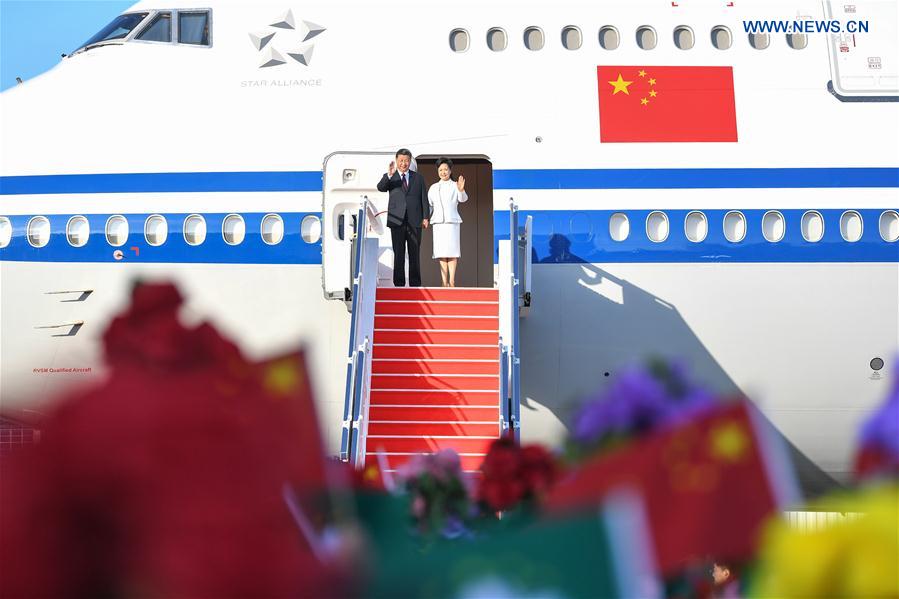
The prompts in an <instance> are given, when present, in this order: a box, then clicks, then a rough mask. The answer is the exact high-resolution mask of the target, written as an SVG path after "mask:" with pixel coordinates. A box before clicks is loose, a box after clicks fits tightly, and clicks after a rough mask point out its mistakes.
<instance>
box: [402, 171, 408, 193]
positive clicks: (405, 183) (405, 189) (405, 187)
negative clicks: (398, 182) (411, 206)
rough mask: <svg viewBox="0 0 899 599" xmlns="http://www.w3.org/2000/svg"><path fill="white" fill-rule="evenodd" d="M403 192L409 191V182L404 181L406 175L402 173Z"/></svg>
mask: <svg viewBox="0 0 899 599" xmlns="http://www.w3.org/2000/svg"><path fill="white" fill-rule="evenodd" d="M403 191H409V182H408V181H406V173H403Z"/></svg>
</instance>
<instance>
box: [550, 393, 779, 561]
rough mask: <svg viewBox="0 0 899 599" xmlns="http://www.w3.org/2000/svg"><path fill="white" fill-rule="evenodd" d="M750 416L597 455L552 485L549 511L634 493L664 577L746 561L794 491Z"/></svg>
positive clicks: (771, 443)
mask: <svg viewBox="0 0 899 599" xmlns="http://www.w3.org/2000/svg"><path fill="white" fill-rule="evenodd" d="M753 410H754V408H752V407H751V406H750V405H749V404H747V403H745V402H741V403H738V404H735V405H732V406H727V407H725V408H722V409H719V410H715V411H713V412H710V413H708V414H706V415H705V416H703V417H701V418H699V419H697V420H695V421H693V422H690V423H688V424H686V425H684V426H681V427H678V428H676V429H673V430H670V431H667V432H665V433H662V434H658V435H655V436H652V437H650V438H648V439H646V440H644V441H638V442H635V443H632V444H631V445H629V446H626V447H624V448H623V449H621V450H620V451H617V452H615V453H612V454H609V455H604V456H599V457H597V458H596V459H594V460H592V461H591V462H588V463H587V464H585V465H584V466H582V467H581V468H580V469H578V470H576V471H575V472H574V473H573V474H572V476H570V477H568V478H567V479H565V480H563V481H561V482H560V483H559V484H558V485H557V486H556V488H555V490H554V492H553V493H552V494H551V495H550V497H549V498H548V501H547V509H549V510H550V511H551V512H555V513H560V512H561V513H564V512H567V511H570V510H579V509H583V508H589V507H591V506H596V505H599V504H601V503H603V502H604V501H605V500H606V499H607V498H609V497H610V496H612V495H615V494H617V492H619V491H632V492H635V493H636V494H638V495H640V496H641V498H642V500H643V504H644V509H645V511H646V517H647V519H648V521H649V527H650V529H651V535H652V544H653V545H654V547H655V561H656V563H657V565H658V567H659V570H660V571H661V572H662V573H663V574H666V575H667V574H671V573H674V572H677V571H679V570H680V569H681V568H683V567H684V566H686V565H687V564H689V563H691V562H692V561H694V560H696V559H703V558H705V557H708V556H714V557H716V558H718V559H724V560H741V559H745V558H748V557H750V556H752V555H753V553H754V550H755V547H756V544H757V542H758V540H759V538H758V536H759V533H760V532H761V526H762V524H763V523H764V521H765V519H766V518H767V517H768V516H770V515H771V514H772V513H773V512H775V511H776V510H778V509H783V508H785V507H786V506H785V504H786V503H788V502H789V501H791V500H793V499H794V492H795V481H794V480H793V479H792V478H791V477H790V471H789V470H788V469H785V468H784V467H785V466H787V464H786V454H785V453H783V454H778V452H777V441H776V439H773V438H768V437H767V436H763V435H764V434H765V433H766V431H768V432H770V428H769V427H770V425H769V424H768V423H767V422H765V421H764V420H762V417H761V415H760V414H758V412H754V411H753Z"/></svg>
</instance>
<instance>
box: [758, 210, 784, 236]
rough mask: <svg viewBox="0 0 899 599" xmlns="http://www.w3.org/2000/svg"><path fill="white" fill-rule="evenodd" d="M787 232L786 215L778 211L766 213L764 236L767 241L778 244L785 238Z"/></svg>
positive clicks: (763, 222)
mask: <svg viewBox="0 0 899 599" xmlns="http://www.w3.org/2000/svg"><path fill="white" fill-rule="evenodd" d="M786 232H787V224H786V221H785V220H784V215H783V214H781V213H780V212H778V211H776V210H772V211H771V212H766V213H765V216H763V217H762V235H763V236H764V237H765V240H766V241H770V242H771V243H777V242H778V241H780V240H781V239H783V238H784V235H785V234H786Z"/></svg>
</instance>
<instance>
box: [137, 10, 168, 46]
mask: <svg viewBox="0 0 899 599" xmlns="http://www.w3.org/2000/svg"><path fill="white" fill-rule="evenodd" d="M136 39H139V40H141V41H144V42H171V41H172V13H170V12H161V13H159V14H157V15H156V16H155V17H153V20H152V21H150V24H149V25H147V26H146V27H145V28H144V30H143V31H141V32H140V33H139V34H138V35H137V38H136Z"/></svg>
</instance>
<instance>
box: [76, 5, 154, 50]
mask: <svg viewBox="0 0 899 599" xmlns="http://www.w3.org/2000/svg"><path fill="white" fill-rule="evenodd" d="M147 14H149V13H145V12H132V13H128V14H124V15H119V16H117V17H116V18H115V19H113V20H112V22H111V23H110V24H109V25H107V26H106V27H104V28H103V29H101V30H100V31H98V32H97V34H96V35H94V36H93V37H92V38H90V39H89V40H87V41H86V42H84V43H83V44H81V45H80V46H78V49H77V50H75V52H77V51H78V50H81V49H82V48H87V47H88V46H91V45H93V44H97V43H100V42H107V41H110V40H118V39H122V38H123V37H126V36H127V35H128V34H129V33H131V32H132V31H133V30H134V28H135V27H137V26H138V25H139V24H140V22H141V21H143V20H144V18H145V17H146V16H147ZM73 54H74V52H73Z"/></svg>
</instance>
